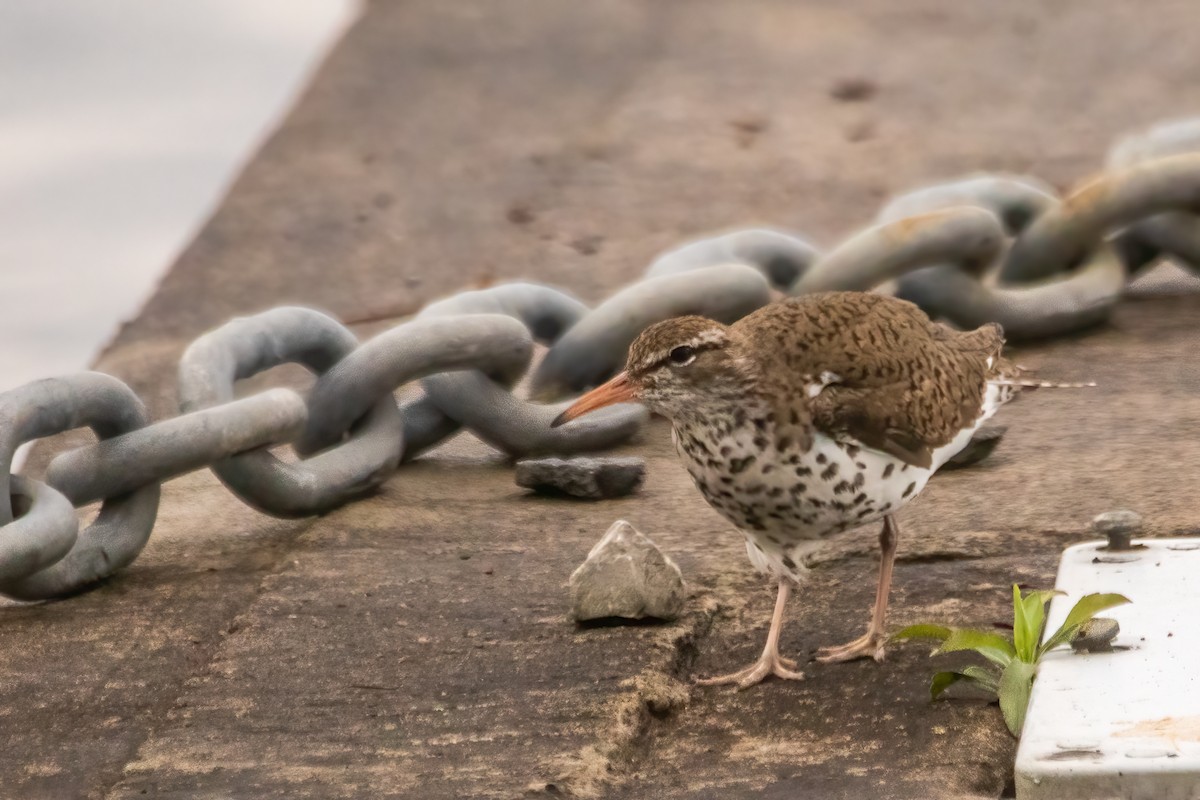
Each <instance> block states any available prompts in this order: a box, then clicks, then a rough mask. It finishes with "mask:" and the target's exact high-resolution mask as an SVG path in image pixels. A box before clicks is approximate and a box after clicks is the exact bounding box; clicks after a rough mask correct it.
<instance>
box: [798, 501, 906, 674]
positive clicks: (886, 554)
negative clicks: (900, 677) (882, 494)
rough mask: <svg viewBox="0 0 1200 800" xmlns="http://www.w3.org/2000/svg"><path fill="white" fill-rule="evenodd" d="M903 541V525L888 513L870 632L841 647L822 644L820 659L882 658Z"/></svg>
mask: <svg viewBox="0 0 1200 800" xmlns="http://www.w3.org/2000/svg"><path fill="white" fill-rule="evenodd" d="M899 541H900V524H899V523H898V522H896V518H895V517H894V516H892V515H891V514H888V515H887V516H886V517H884V518H883V531H881V532H880V534H879V549H880V550H881V551H882V554H881V556H880V561H879V586H878V587H877V588H876V589H875V609H874V611H872V613H871V624H870V625H869V626H867V632H866V633H865V634H863V635H862V636H860V637H858V638H857V639H855V640H854V641H853V642H847V643H846V644H843V645H840V646H838V647H822V648H821V649H820V650H818V651H817V661H821V662H823V663H826V664H829V663H833V662H836V661H853V660H854V659H856V658H867V657H868V656H869V657H871V658H873V659H875V660H876V661H883V644H884V639H885V637H884V635H883V622H884V618H885V617H886V616H887V605H888V593H889V592H890V591H891V588H892V565H893V564H895V562H896V544H897V543H898V542H899Z"/></svg>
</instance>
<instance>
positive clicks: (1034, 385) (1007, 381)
mask: <svg viewBox="0 0 1200 800" xmlns="http://www.w3.org/2000/svg"><path fill="white" fill-rule="evenodd" d="M988 383H990V384H992V385H993V386H1019V387H1020V388H1022V389H1091V388H1093V387H1095V385H1096V382H1095V381H1088V382H1087V383H1056V382H1054V381H1031V380H1025V379H1022V378H1006V377H1000V378H993V379H990V380H988Z"/></svg>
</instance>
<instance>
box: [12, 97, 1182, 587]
mask: <svg viewBox="0 0 1200 800" xmlns="http://www.w3.org/2000/svg"><path fill="white" fill-rule="evenodd" d="M1108 165H1109V171H1108V172H1107V173H1105V174H1103V175H1101V176H1099V177H1098V178H1096V179H1095V180H1093V181H1091V182H1089V183H1087V184H1086V185H1084V186H1083V187H1082V188H1081V189H1079V190H1078V191H1076V192H1074V193H1072V194H1070V195H1068V196H1067V197H1066V198H1065V199H1062V200H1061V201H1060V200H1059V198H1058V197H1057V196H1056V194H1055V193H1054V191H1053V190H1051V189H1050V187H1048V186H1047V185H1046V184H1044V183H1042V182H1040V181H1038V180H1036V179H1033V178H1028V177H1021V176H1012V175H971V176H967V177H966V178H963V179H961V180H956V181H950V182H946V183H942V184H938V185H934V186H928V187H925V188H922V189H919V190H917V191H913V192H910V193H907V194H904V195H901V196H898V197H896V198H894V199H893V200H892V201H891V202H889V203H888V204H887V205H886V206H885V207H884V208H883V209H882V210H881V211H880V213H879V215H878V217H877V219H876V224H875V225H874V226H873V227H870V228H868V229H866V230H864V231H862V232H860V233H857V234H855V235H853V236H851V237H849V238H848V239H846V240H845V241H844V242H842V243H841V244H840V245H839V246H837V247H835V248H833V249H832V250H830V251H828V252H826V253H821V252H820V251H819V250H818V249H817V248H815V247H814V246H813V245H811V244H809V243H808V241H806V240H805V239H804V238H803V237H800V236H796V235H793V234H790V233H785V232H782V231H777V230H771V229H762V228H754V229H747V230H739V231H728V232H724V233H721V234H719V235H716V236H713V237H709V238H704V239H699V240H695V241H691V242H688V243H685V244H683V245H681V246H679V247H677V248H674V249H672V250H669V251H667V252H665V253H663V254H661V255H660V256H658V257H657V258H656V259H654V260H653V262H652V263H651V264H650V266H649V267H648V268H647V270H646V272H645V273H644V275H643V277H642V279H641V280H639V281H638V282H636V283H634V284H633V285H631V286H628V287H626V288H624V289H622V290H621V291H619V292H617V293H616V294H614V295H613V296H612V297H610V298H608V299H607V300H605V301H604V302H602V303H601V304H600V305H598V306H597V307H596V308H594V309H589V308H588V307H587V306H586V305H585V304H584V303H582V302H580V301H579V300H578V299H576V298H574V297H572V296H571V295H569V294H567V293H566V292H563V291H561V290H559V289H556V288H553V287H550V286H543V285H540V284H534V283H509V284H502V285H499V286H494V287H491V288H488V289H482V290H478V291H470V292H463V293H461V294H458V295H455V296H453V297H449V298H446V299H443V300H440V301H437V302H434V303H431V304H429V305H428V306H426V307H425V308H424V309H423V310H422V311H421V312H420V313H419V314H417V315H416V317H415V318H414V319H412V320H410V321H408V322H404V323H402V324H400V325H398V326H396V327H394V328H392V329H390V330H387V331H384V332H383V333H380V334H379V335H377V336H375V337H374V338H372V339H370V340H369V341H366V342H364V343H362V344H360V343H359V342H358V340H357V338H356V337H355V336H354V334H353V333H351V332H350V331H349V330H348V329H347V328H346V327H344V326H343V325H342V324H341V323H339V322H338V321H337V320H335V319H333V318H332V317H329V316H327V315H325V314H323V313H321V312H319V311H315V310H312V309H307V308H295V307H282V308H275V309H271V310H269V311H264V312H263V313H260V314H256V315H254V316H250V317H244V318H238V319H234V320H231V321H230V322H228V323H226V324H224V325H222V326H221V327H219V328H216V329H215V330H213V331H210V332H209V333H206V334H204V335H203V336H201V337H200V338H198V339H197V340H196V341H195V342H193V343H192V344H191V346H190V347H188V348H187V350H186V352H185V353H184V354H183V357H182V359H181V360H180V364H179V397H180V411H181V414H180V416H177V417H175V418H173V419H168V420H163V421H160V422H156V423H154V424H152V425H151V424H148V422H149V420H148V418H147V414H146V411H145V408H144V406H143V404H142V403H141V401H140V400H139V399H138V398H137V397H136V396H135V395H134V393H133V392H132V391H131V390H129V388H128V387H126V386H125V385H124V384H123V383H121V382H120V381H118V380H117V379H116V378H113V377H110V376H107V375H102V374H99V373H94V372H86V373H80V374H77V375H70V376H66V377H62V378H52V379H49V380H43V381H37V382H34V383H31V384H28V385H26V386H23V387H20V388H18V389H14V390H12V391H9V392H5V393H3V394H0V498H2V497H5V496H6V497H7V498H8V502H3V501H0V593H3V594H5V595H8V596H10V597H15V598H18V599H23V600H36V599H45V598H52V597H59V596H63V595H66V594H70V593H72V592H76V591H79V590H80V589H83V588H86V587H87V586H89V585H91V584H93V583H95V582H97V581H99V580H102V579H104V578H105V577H107V576H108V575H110V574H112V573H113V572H114V571H116V570H118V569H120V568H121V567H123V566H126V565H128V564H129V563H131V562H132V561H133V560H134V559H135V558H136V557H137V555H138V553H139V552H140V551H141V549H142V547H143V546H144V545H145V543H146V541H147V540H148V538H149V536H150V532H151V530H152V528H153V526H154V521H155V517H156V515H157V511H158V502H159V494H160V486H161V484H162V483H163V482H164V481H167V480H170V479H171V478H174V477H177V476H179V475H182V474H185V473H187V472H190V471H193V470H196V469H200V468H203V467H206V466H207V467H209V468H211V469H212V470H213V472H214V473H215V474H216V475H217V477H218V478H219V479H220V480H221V481H222V483H224V484H225V485H226V486H227V487H228V488H229V489H230V490H231V491H232V492H233V493H234V494H236V495H237V496H238V497H239V498H241V499H242V500H243V501H244V502H246V503H247V504H249V505H251V506H252V507H254V508H257V509H258V510H260V511H263V512H265V513H268V514H273V515H276V516H281V517H298V516H307V515H312V514H318V513H322V512H324V511H328V510H330V509H332V508H334V507H336V506H338V505H340V504H342V503H345V502H347V501H349V500H352V499H354V498H357V497H360V496H362V495H364V494H367V493H369V492H371V491H372V490H374V489H375V488H376V487H377V486H378V485H379V484H380V483H381V482H383V481H384V480H386V479H387V478H388V477H389V476H390V475H391V474H392V473H393V472H394V471H395V470H396V469H397V468H398V467H399V466H400V465H401V464H402V463H404V462H406V461H409V460H411V459H413V458H415V457H417V456H418V455H420V454H421V453H423V452H425V451H427V450H429V449H430V448H432V447H435V446H437V445H438V444H440V443H441V442H443V441H444V440H445V439H447V438H448V437H449V436H451V435H453V434H455V433H457V432H458V431H459V430H461V429H463V428H466V429H467V430H470V431H471V432H472V433H474V434H475V435H476V436H478V437H479V438H480V439H482V440H483V441H485V442H488V443H489V444H492V445H494V446H495V447H497V448H499V449H500V450H502V451H504V452H505V453H507V454H508V455H510V456H512V457H521V456H524V455H528V454H533V453H538V454H569V453H576V452H582V451H588V450H598V449H604V448H607V447H611V446H613V445H616V444H619V443H621V442H623V441H626V440H628V439H629V438H630V437H631V436H632V435H633V434H634V433H636V432H637V431H638V429H639V428H640V426H641V425H642V423H643V422H645V420H646V419H647V413H646V411H645V410H644V409H642V408H641V407H640V406H634V405H622V406H614V407H612V408H610V409H605V410H604V411H602V412H599V413H597V414H594V415H589V416H587V417H584V418H582V419H579V420H576V421H573V422H571V423H569V424H567V425H563V426H561V427H559V428H551V427H550V422H551V421H552V420H553V419H554V418H555V417H556V416H557V415H558V413H559V411H561V409H562V404H543V403H539V402H529V401H526V400H523V399H521V398H520V397H518V396H517V394H515V393H514V387H515V386H517V385H518V384H519V383H520V381H521V380H522V379H523V377H525V376H526V374H527V373H529V372H530V369H529V368H530V364H531V363H532V362H533V360H534V345H535V343H537V344H541V345H545V346H546V347H548V350H547V352H546V354H545V357H544V358H543V359H542V361H541V362H540V363H539V364H538V365H537V366H536V368H534V369H533V370H532V372H531V373H530V374H529V376H528V377H529V382H528V383H529V391H530V394H531V395H532V396H534V397H536V398H539V399H549V398H558V397H560V396H562V395H565V394H572V393H576V392H579V391H582V390H584V389H587V388H589V387H591V386H593V385H595V384H597V383H599V382H601V381H603V380H605V379H607V378H608V377H609V376H610V375H611V374H612V373H613V372H615V371H616V370H617V369H619V368H620V366H621V363H622V361H623V359H624V357H625V353H626V350H627V349H628V347H629V344H630V343H631V342H632V341H633V339H634V338H635V337H636V336H637V334H638V333H639V332H641V331H642V330H643V329H644V328H645V327H646V326H647V325H650V324H652V323H654V322H657V321H659V320H663V319H668V318H670V317H674V316H679V315H681V314H701V315H704V316H708V317H711V318H714V319H718V320H721V321H723V322H733V321H735V320H737V319H740V318H741V317H743V316H745V315H746V314H749V313H751V312H752V311H754V310H755V309H757V308H760V307H762V306H763V305H766V304H767V303H768V302H770V301H771V300H772V298H773V297H774V296H778V295H779V294H783V295H800V294H806V293H810V292H818V291H830V290H860V291H868V290H888V291H892V292H894V293H895V294H896V295H898V296H900V297H902V298H904V299H907V300H910V301H912V302H914V303H916V304H917V305H919V306H921V307H922V308H923V309H924V310H925V311H926V312H928V313H929V314H930V315H931V316H933V317H935V318H941V319H944V320H947V321H949V322H951V323H953V324H955V325H957V326H959V327H962V328H974V327H977V326H979V325H982V324H984V323H987V322H999V323H1001V324H1002V325H1003V326H1004V328H1005V331H1006V334H1007V335H1008V336H1009V337H1010V338H1014V339H1020V338H1036V337H1046V336H1054V335H1058V334H1063V333H1067V332H1071V331H1075V330H1079V329H1082V328H1085V327H1087V326H1090V325H1095V324H1097V323H1099V322H1102V321H1104V320H1105V319H1106V318H1107V316H1108V315H1109V313H1110V312H1111V310H1112V308H1113V307H1114V305H1115V304H1116V303H1117V301H1118V299H1119V298H1120V296H1121V293H1122V291H1123V290H1124V287H1125V284H1126V282H1127V281H1129V280H1131V279H1132V278H1133V277H1135V276H1136V275H1137V274H1138V273H1139V272H1140V271H1142V270H1144V269H1145V268H1146V267H1148V266H1149V265H1151V264H1152V263H1154V262H1155V261H1157V260H1158V259H1159V258H1161V257H1163V256H1169V257H1173V258H1176V259H1178V260H1179V262H1180V263H1181V264H1183V265H1184V266H1186V267H1188V268H1189V269H1192V270H1194V271H1197V272H1200V220H1198V219H1197V217H1196V214H1197V213H1200V120H1186V121H1182V122H1175V123H1170V124H1167V125H1160V126H1157V127H1155V128H1152V129H1150V130H1149V131H1147V132H1144V133H1141V134H1138V135H1136V136H1133V137H1129V138H1127V139H1125V140H1123V141H1122V142H1120V143H1119V144H1118V145H1117V146H1116V147H1114V148H1113V150H1112V151H1111V152H1110V154H1109V160H1108ZM285 363H297V364H300V365H302V366H304V367H306V368H308V369H309V370H310V371H312V372H313V373H315V374H316V376H317V377H316V380H315V383H314V385H313V387H312V389H311V391H310V392H308V394H307V396H306V397H301V395H300V394H298V393H297V392H295V391H292V390H291V389H285V388H275V389H268V390H266V391H263V392H260V393H258V394H254V395H251V396H248V397H244V398H241V399H235V394H236V386H235V384H236V383H237V381H240V380H244V379H246V378H249V377H251V376H253V375H255V374H257V373H259V372H262V371H264V370H267V369H270V368H272V367H275V366H279V365H281V364H285ZM414 381H419V382H420V387H421V391H420V393H419V394H417V395H416V396H414V397H412V398H409V399H406V400H404V402H403V403H397V401H396V399H395V397H394V392H396V391H397V390H398V389H399V388H401V387H403V386H405V385H407V384H410V383H412V382H414ZM79 427H90V428H91V429H92V430H93V431H94V432H95V433H96V435H97V437H98V438H99V441H98V442H96V443H95V444H90V445H87V446H84V447H79V448H76V449H74V450H70V451H68V452H65V453H61V454H59V455H58V456H57V457H55V458H54V459H53V460H52V461H51V462H50V465H49V467H48V469H47V471H46V476H45V481H44V482H43V481H37V480H34V479H32V478H30V477H24V476H16V475H11V474H10V472H11V466H12V459H13V455H14V453H15V451H16V448H17V447H18V446H19V445H21V444H22V443H24V442H27V441H30V440H33V439H37V438H41V437H45V436H51V435H54V434H57V433H61V432H63V431H68V430H71V429H74V428H79ZM283 445H291V447H292V448H293V449H294V451H295V453H296V456H297V457H296V458H295V459H292V458H285V459H281V458H278V457H277V456H276V455H275V454H273V453H272V452H271V448H273V447H278V446H283ZM95 501H101V503H102V505H101V508H100V512H99V515H98V516H97V518H96V520H95V521H94V522H92V524H90V525H88V526H87V527H86V528H85V529H84V530H82V531H80V530H79V521H78V517H77V515H76V512H75V508H76V507H79V506H82V505H85V504H87V503H91V502H95Z"/></svg>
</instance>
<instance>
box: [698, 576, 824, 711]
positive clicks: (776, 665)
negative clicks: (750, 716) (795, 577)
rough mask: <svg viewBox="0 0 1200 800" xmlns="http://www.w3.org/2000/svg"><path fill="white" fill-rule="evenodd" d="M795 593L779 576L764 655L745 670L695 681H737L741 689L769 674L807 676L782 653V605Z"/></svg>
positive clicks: (707, 683)
mask: <svg viewBox="0 0 1200 800" xmlns="http://www.w3.org/2000/svg"><path fill="white" fill-rule="evenodd" d="M791 593H792V584H791V583H790V582H789V580H788V579H787V578H780V579H779V595H778V596H777V597H776V598H775V614H774V616H772V617H771V630H770V631H769V632H768V633H767V644H766V647H764V648H763V651H762V655H761V656H759V657H758V661H755V662H754V663H753V664H751V665H750V666H748V667H746V668H745V669H743V670H739V671H737V672H733V673H730V674H729V675H719V676H717V677H715V678H703V679H700V680H698V681H696V683H697V684H699V685H700V686H719V685H722V684H727V683H736V684H737V687H738V688H739V689H745V688H746V687H748V686H753V685H754V684H756V683H759V682H760V681H762V679H763V678H765V677H767V676H768V675H775V676H776V677H779V678H783V679H785V680H789V681H798V680H801V679H803V678H804V673H803V672H793V671H792V670H791V669H789V667H793V668H794V667H795V666H796V662H795V661H793V660H792V659H790V658H783V657H782V656H780V655H779V631H780V630H781V629H782V628H783V608H784V606H786V605H787V601H788V597H789V596H790V595H791Z"/></svg>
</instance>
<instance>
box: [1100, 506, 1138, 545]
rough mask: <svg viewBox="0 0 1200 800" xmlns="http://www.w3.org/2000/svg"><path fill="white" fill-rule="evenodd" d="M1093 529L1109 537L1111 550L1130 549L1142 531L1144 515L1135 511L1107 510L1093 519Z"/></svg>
mask: <svg viewBox="0 0 1200 800" xmlns="http://www.w3.org/2000/svg"><path fill="white" fill-rule="evenodd" d="M1092 529H1093V530H1095V531H1096V533H1098V534H1100V535H1101V536H1104V537H1105V538H1107V539H1108V548H1107V549H1109V550H1130V549H1132V546H1131V545H1130V541H1131V540H1132V539H1133V537H1134V536H1137V535H1138V534H1140V533H1141V532H1142V516H1141V514H1138V513H1136V512H1133V511H1106V512H1104V513H1103V514H1101V515H1099V516H1098V517H1096V518H1095V519H1094V520H1092Z"/></svg>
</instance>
